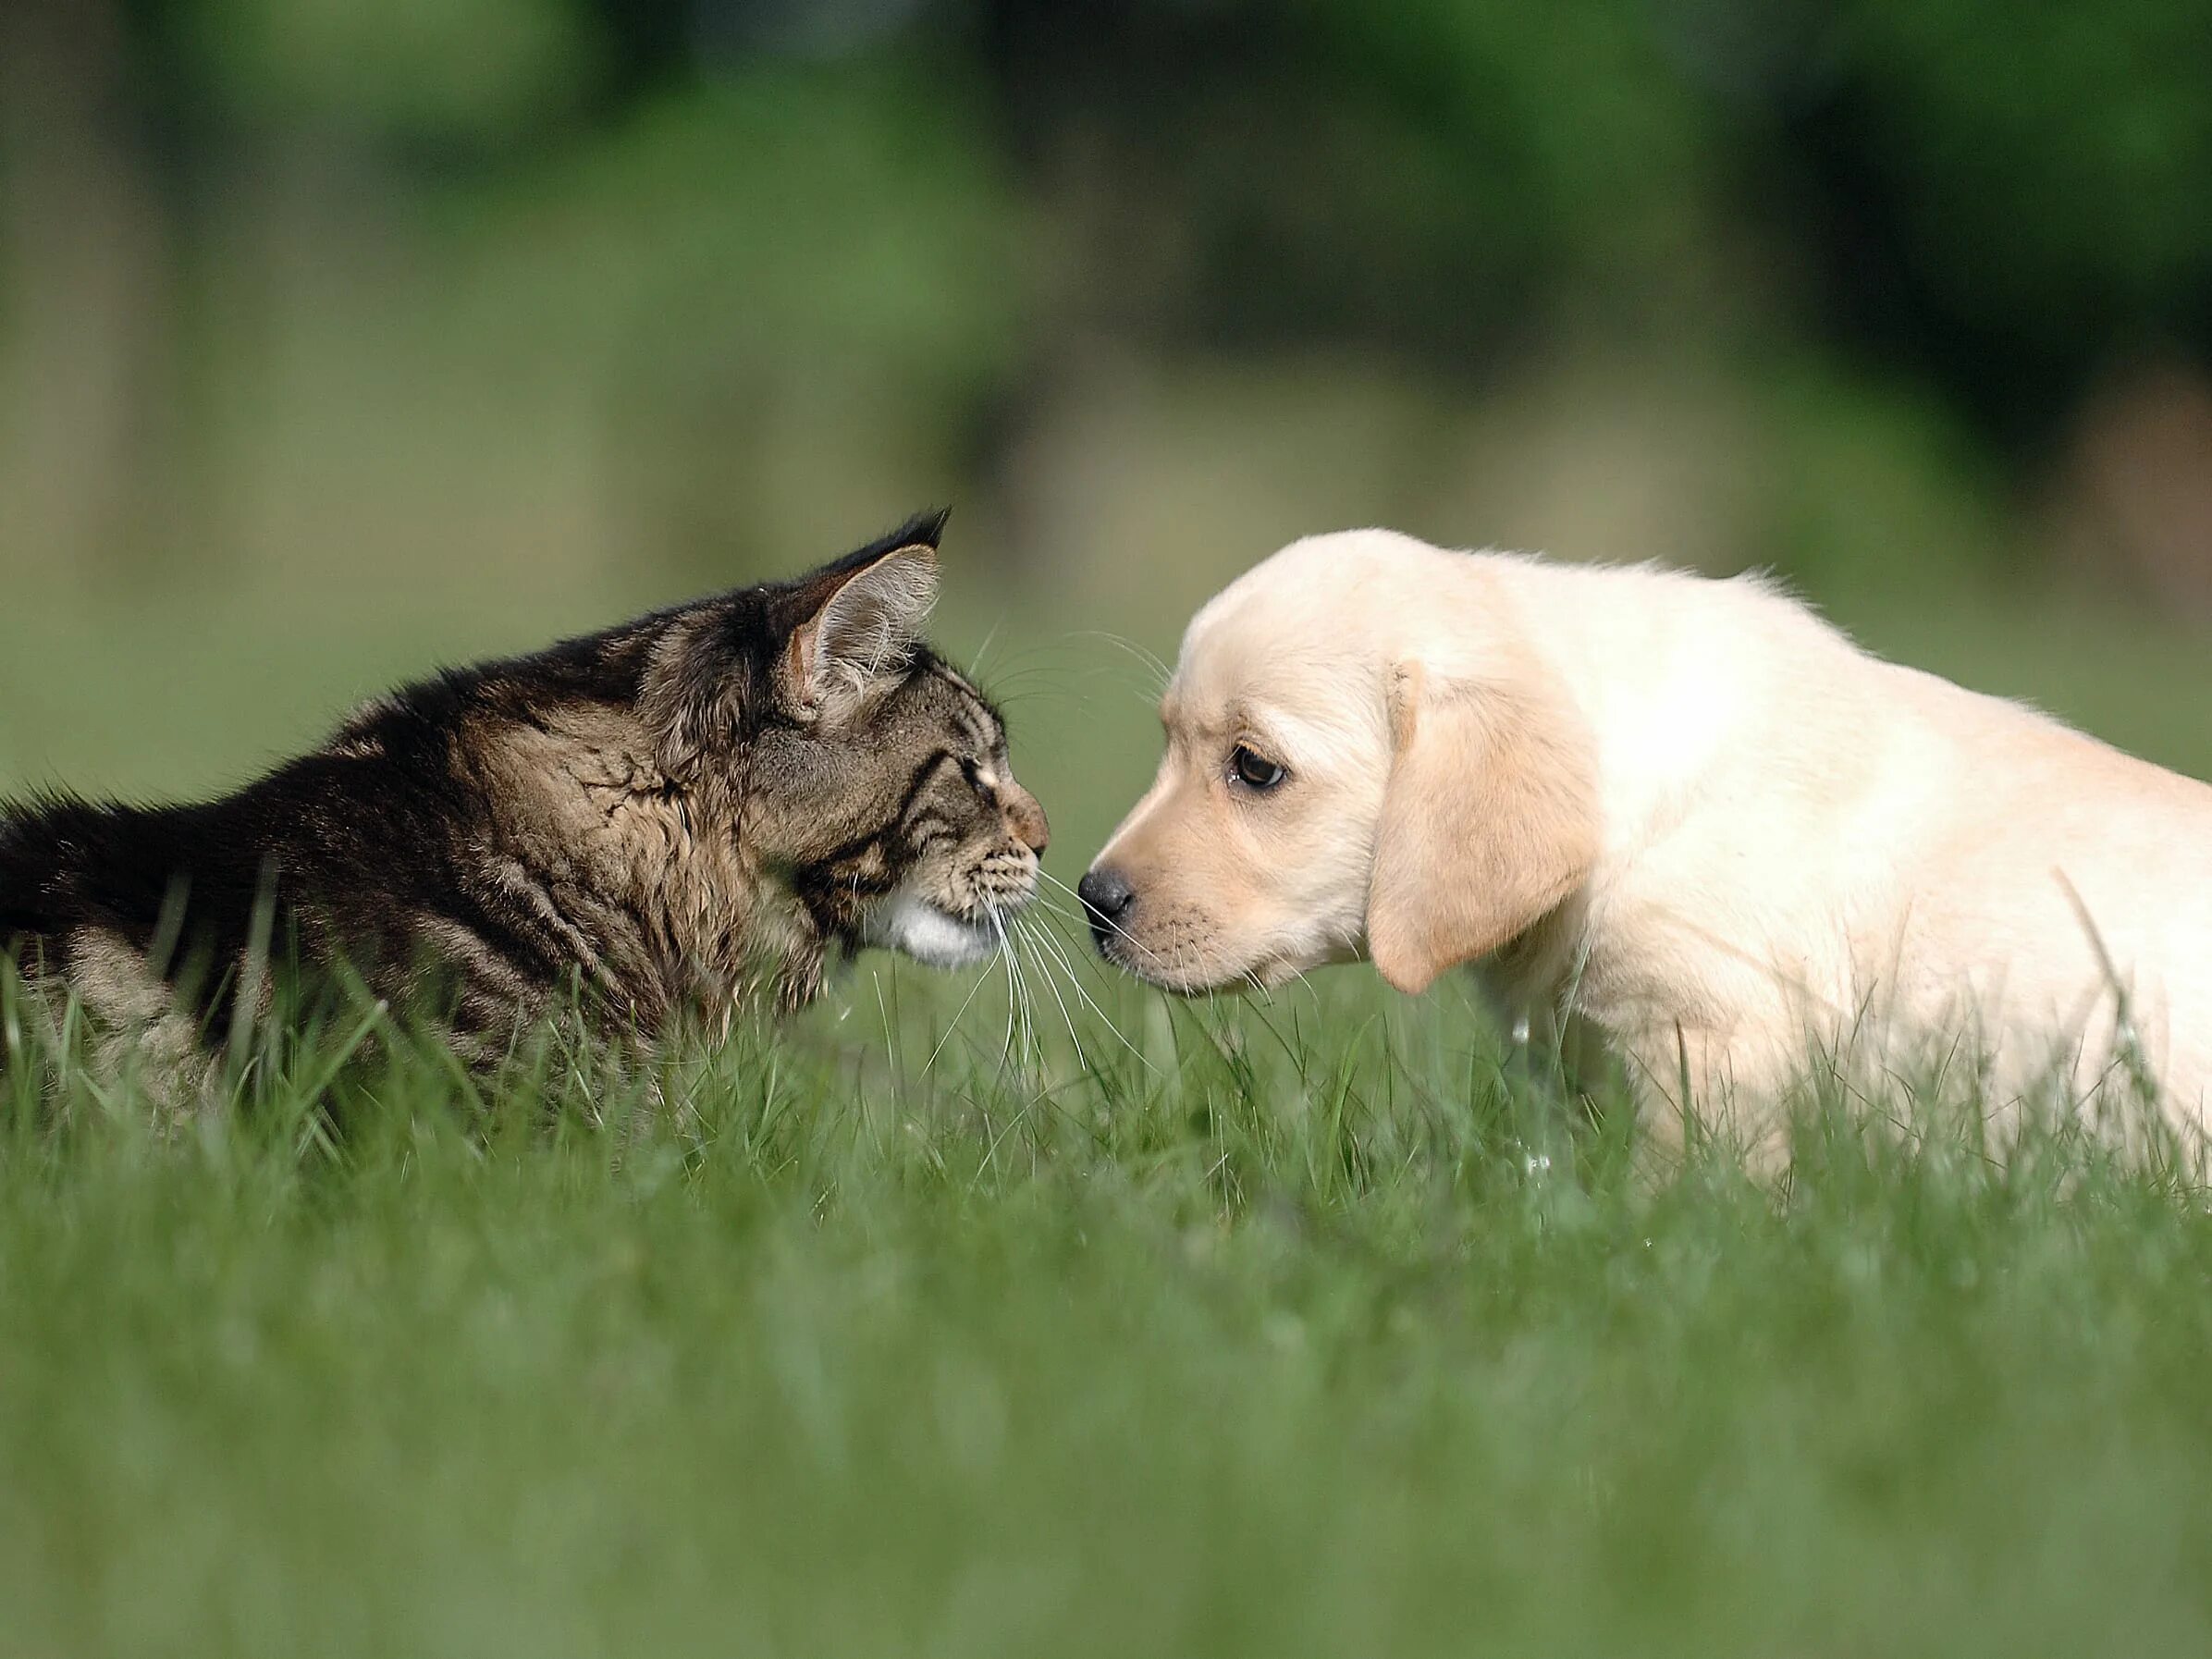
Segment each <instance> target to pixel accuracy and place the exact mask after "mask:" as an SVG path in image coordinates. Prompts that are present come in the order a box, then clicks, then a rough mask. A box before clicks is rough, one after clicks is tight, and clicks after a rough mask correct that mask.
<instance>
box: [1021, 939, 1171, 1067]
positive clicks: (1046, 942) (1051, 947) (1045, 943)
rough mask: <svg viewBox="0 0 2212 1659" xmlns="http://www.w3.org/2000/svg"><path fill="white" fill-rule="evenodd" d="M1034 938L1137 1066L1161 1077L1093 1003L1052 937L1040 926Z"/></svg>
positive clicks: (1110, 1019) (1107, 1015)
mask: <svg viewBox="0 0 2212 1659" xmlns="http://www.w3.org/2000/svg"><path fill="white" fill-rule="evenodd" d="M1034 937H1035V939H1036V941H1037V944H1038V948H1039V949H1040V950H1043V951H1048V952H1051V954H1052V955H1053V956H1054V957H1055V958H1057V959H1058V961H1059V963H1060V965H1061V967H1062V968H1063V970H1064V971H1065V972H1066V974H1067V986H1068V989H1070V990H1072V991H1074V992H1075V995H1076V996H1077V997H1078V998H1080V999H1081V1000H1082V1002H1083V1005H1084V1006H1085V1007H1086V1008H1088V1009H1089V1010H1090V1011H1091V1013H1092V1014H1096V1015H1097V1016H1098V1018H1099V1021H1100V1024H1102V1025H1103V1026H1105V1027H1106V1029H1107V1030H1109V1031H1111V1032H1112V1033H1113V1040H1114V1041H1116V1042H1118V1043H1120V1044H1121V1045H1122V1047H1123V1048H1124V1049H1126V1050H1128V1051H1129V1052H1130V1053H1131V1054H1133V1055H1135V1056H1136V1057H1137V1064H1139V1065H1141V1066H1143V1067H1144V1068H1145V1070H1146V1071H1148V1072H1151V1073H1152V1074H1153V1075H1155V1076H1157V1075H1159V1073H1158V1071H1157V1070H1156V1069H1155V1068H1154V1066H1153V1064H1152V1063H1151V1062H1150V1061H1149V1060H1147V1059H1146V1058H1145V1057H1144V1053H1143V1051H1141V1050H1139V1049H1138V1048H1137V1045H1136V1044H1135V1043H1133V1042H1131V1041H1130V1040H1129V1038H1127V1037H1126V1036H1125V1035H1124V1034H1123V1031H1122V1028H1121V1027H1120V1026H1117V1025H1115V1024H1114V1023H1113V1020H1112V1016H1110V1015H1109V1014H1107V1012H1106V1011H1105V1010H1104V1009H1103V1008H1100V1006H1099V1005H1098V1003H1096V1002H1093V1001H1092V1000H1091V997H1090V993H1089V992H1088V991H1087V990H1085V989H1083V982H1082V981H1081V980H1080V979H1078V978H1077V977H1075V968H1074V967H1073V966H1072V965H1070V964H1069V962H1068V958H1067V953H1066V952H1064V951H1063V950H1062V949H1061V948H1060V946H1059V945H1058V944H1057V943H1055V942H1054V940H1052V937H1051V934H1050V933H1048V932H1046V931H1045V930H1044V928H1042V927H1041V926H1040V927H1039V928H1038V929H1037V931H1036V934H1035V935H1034Z"/></svg>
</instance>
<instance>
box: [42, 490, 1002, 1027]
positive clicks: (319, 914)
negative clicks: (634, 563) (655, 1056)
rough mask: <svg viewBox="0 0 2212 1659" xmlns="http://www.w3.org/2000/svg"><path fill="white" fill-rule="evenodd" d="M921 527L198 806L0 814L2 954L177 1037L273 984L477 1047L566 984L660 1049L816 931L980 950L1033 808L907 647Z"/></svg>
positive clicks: (425, 699) (630, 626) (919, 575)
mask: <svg viewBox="0 0 2212 1659" xmlns="http://www.w3.org/2000/svg"><path fill="white" fill-rule="evenodd" d="M942 522H943V515H942V514H937V515H933V516H929V517H924V518H917V519H916V520H914V521H912V522H909V523H908V524H906V525H904V526H903V527H902V528H901V529H900V530H899V531H898V532H896V533H894V534H893V535H889V536H886V537H883V538H881V539H880V540H879V541H877V542H875V543H872V544H870V545H869V546H868V547H863V548H861V549H860V550H859V551H857V552H855V553H853V554H851V555H849V556H847V557H846V558H844V559H839V560H838V561H836V562H835V563H833V564H830V565H829V566H827V567H825V568H823V569H822V570H819V571H816V572H814V573H813V574H811V575H808V576H805V577H803V578H800V579H799V580H797V581H794V582H790V583H784V584H769V585H764V586H758V587H750V588H744V589H741V590H738V591H735V592H731V593H727V594H723V595H720V596H716V597H713V598H709V599H704V600H701V601H698V602H696V603H694V604H690V605H684V606H680V607H677V608H672V609H670V610H665V611H661V612H657V613H656V614H653V615H650V616H646V617H643V618H640V619H638V620H636V621H631V622H626V623H623V624H621V626H618V627H615V628H610V629H608V630H607V631H606V632H604V633H596V634H592V635H589V636H586V637H584V638H581V639H574V640H570V641H568V642H566V643H564V644H560V645H554V646H552V647H551V648H549V649H547V650H545V651H541V652H538V653H537V654H535V655H534V656H528V657H514V658H510V659H507V660H501V661H493V662H486V663H482V664H479V665H477V666H474V667H472V668H467V669H462V670H454V671H449V672H446V673H441V674H438V675H436V677H434V678H431V679H428V680H424V681H422V682H418V683H415V684H413V685H410V686H407V687H405V688H403V689H401V690H399V691H398V692H396V693H394V694H391V695H390V696H388V697H385V698H382V699H380V700H378V701H377V702H375V703H374V704H372V705H371V706H370V707H366V708H364V709H363V710H361V711H359V712H358V713H356V714H355V715H354V716H353V717H352V718H351V719H348V720H347V721H346V722H345V723H344V724H343V725H342V726H341V727H340V728H339V729H338V731H337V732H336V733H335V734H334V735H333V736H332V737H331V738H330V740H329V741H328V742H327V743H325V744H324V745H323V746H322V747H320V748H318V749H316V750H315V751H313V753H312V754H309V755H306V756H301V757H300V758H299V759H296V760H293V761H290V762H288V763H286V764H285V765H282V766H280V767H278V768H276V769H275V770H273V771H271V772H270V773H268V774H267V775H266V776H264V777H263V778H261V779H259V780H256V781H254V782H252V783H250V784H248V785H247V786H246V787H245V788H243V789H241V790H239V791H238V792H236V793H233V794H229V795H227V796H224V797H223V798H221V799H218V800H215V801H210V802H207V803H204V804H200V805H175V806H157V807H141V806H132V805H120V804H117V803H112V802H98V803H95V802H88V801H84V800H80V799H77V798H74V797H68V796H48V797H45V798H43V799H40V800H36V801H32V802H30V803H27V804H23V805H15V806H11V807H6V808H0V947H5V948H7V949H10V950H12V951H13V952H14V953H15V955H16V956H17V958H18V964H19V965H20V968H21V970H22V971H23V973H24V974H25V975H26V977H29V978H30V979H31V980H32V981H33V982H34V983H39V984H43V985H44V986H46V987H48V988H49V989H61V990H65V991H68V992H74V993H75V994H76V995H77V996H78V997H80V999H81V1000H82V1002H83V1004H84V1005H85V1007H86V1008H87V1010H88V1011H89V1012H90V1013H91V1014H92V1015H93V1016H94V1017H95V1019H96V1020H97V1021H99V1022H100V1023H101V1024H102V1025H104V1026H105V1027H107V1028H109V1029H111V1030H117V1031H129V1032H133V1033H136V1034H137V1035H138V1038H139V1039H140V1040H143V1041H146V1042H150V1043H152V1044H153V1045H154V1049H155V1050H156V1051H159V1052H162V1053H164V1054H166V1055H167V1056H169V1057H171V1058H178V1057H182V1056H184V1055H187V1054H190V1053H202V1054H204V1053H210V1052H213V1051H215V1049H216V1048H218V1047H219V1046H220V1044H221V1043H222V1041H223V1040H224V1038H225V1035H226V1033H227V1032H228V1031H229V1030H230V1029H231V1028H232V1026H233V1023H234V1019H235V1018H236V1017H237V1016H238V1014H240V1002H241V999H243V1000H244V1001H245V1002H246V1003H247V1007H246V1009H245V1011H244V1012H247V1013H252V1012H253V1011H254V1009H255V1007H256V1006H257V1005H260V1004H265V1003H266V1002H267V1001H268V999H269V998H270V996H271V994H272V989H271V988H272V985H273V984H275V983H278V982H281V980H282V979H283V978H284V977H287V976H290V977H293V978H295V979H296V980H298V981H299V982H300V983H301V985H302V986H303V987H305V988H306V989H308V990H309V991H310V992H311V993H313V991H315V990H316V989H327V988H329V987H330V986H332V985H333V984H334V983H335V982H336V981H338V980H339V979H341V978H342V979H345V980H347V981H348V982H349V983H350V982H351V981H352V980H354V979H355V978H357V979H358V981H359V982H360V983H361V984H363V985H365V987H366V989H368V990H369V991H371V992H373V993H374V994H375V995H377V996H379V997H383V998H385V999H387V1000H388V1001H389V1002H393V1003H394V1004H401V1005H405V1006H407V1007H410V1008H412V1009H414V1010H417V1011H420V1012H423V1013H424V1014H428V1015H430V1016H431V1017H434V1018H437V1019H440V1020H443V1021H447V1022H449V1024H450V1028H451V1030H452V1032H453V1034H454V1036H455V1037H456V1038H457V1040H459V1041H460V1042H461V1044H462V1045H463V1046H464V1047H466V1048H468V1049H470V1050H471V1051H473V1052H475V1053H478V1054H493V1053H497V1052H498V1051H502V1050H503V1049H504V1047H505V1045H506V1044H507V1043H508V1042H509V1041H510V1039H511V1038H512V1036H513V1035H514V1033H515V1032H516V1031H517V1030H519V1029H520V1028H522V1026H525V1025H526V1024H527V1023H528V1022H530V1021H531V1020H533V1019H535V1018H536V1017H538V1016H539V1015H541V1014H544V1013H546V1012H547V1010H549V1009H552V1008H554V1007H556V1006H557V1005H558V1006H566V1005H569V1004H570V1002H571V1000H575V999H578V998H580V1000H581V1005H582V1006H584V1007H585V1008H587V1009H590V1010H592V1011H594V1013H595V1014H596V1017H598V1018H600V1019H602V1020H605V1021H610V1022H614V1023H618V1024H620V1025H621V1026H623V1027H624V1028H627V1029H630V1030H634V1031H636V1032H639V1033H643V1034H645V1035H647V1036H650V1035H652V1034H654V1033H657V1032H658V1031H659V1030H661V1029H662V1028H663V1027H665V1026H667V1025H668V1024H669V1023H670V1021H671V1020H673V1019H677V1018H679V1017H684V1016H687V1015H689V1016H701V1017H704V1018H706V1019H707V1020H709V1021H720V1020H726V1019H727V1017H728V1015H729V1013H730V1011H731V1008H732V1007H733V1006H735V1005H739V1004H742V1003H743V1002H745V1001H746V1000H747V999H748V997H750V996H755V995H757V996H758V997H760V998H761V999H762V1000H764V1001H771V1002H778V1003H780V1004H782V1005H784V1006H793V1005H796V1004H798V1003H801V1002H805V1001H806V1000H807V999H808V998H809V997H811V996H812V995H813V994H814V993H815V991H816V990H817V988H818V986H819V983H820V979H821V975H822V971H823V967H824V964H825V961H826V959H827V957H828V956H829V955H830V953H831V952H836V951H840V950H842V951H848V952H849V951H853V950H857V949H859V948H860V947H861V946H863V945H864V944H868V943H882V944H889V945H892V946H898V947H903V948H905V949H907V950H908V951H910V952H912V953H914V954H916V955H918V956H921V957H923V958H924V959H926V960H930V961H936V962H940V963H955V962H961V961H966V960H971V959H974V958H977V957H979V956H980V955H982V954H983V953H985V952H987V950H988V949H989V945H990V944H991V942H992V941H993V940H995V939H996V937H997V932H996V929H997V927H998V924H999V923H1000V922H1001V921H1002V918H1003V916H1005V915H1006V914H1007V913H1009V912H1011V911H1013V910H1015V909H1018V908H1019V907H1020V906H1021V905H1023V904H1024V903H1026V902H1027V901H1028V899H1029V898H1030V897H1031V896H1032V894H1033V892H1034V890H1035V884H1036V871H1037V864H1038V854H1040V853H1041V852H1042V851H1043V849H1044V844H1045V819H1044V815H1043V813H1042V812H1041V810H1040V809H1039V808H1038V805H1037V802H1036V800H1035V799H1034V798H1033V797H1032V796H1030V795H1029V794H1028V793H1026V791H1024V790H1023V789H1022V788H1021V787H1020V785H1019V784H1017V783H1016V782H1015V781H1014V775H1013V772H1012V769H1011V768H1010V766H1009V763H1008V758H1007V753H1006V736H1005V730H1004V727H1003V725H1002V722H1001V720H1000V718H999V716H998V714H997V712H996V710H995V709H993V707H991V705H990V703H989V700H988V699H986V698H985V697H984V696H983V695H982V694H980V693H978V692H977V689H976V688H975V687H974V686H973V685H971V684H970V683H969V682H967V681H966V680H965V679H964V678H962V676H961V675H959V674H958V673H956V672H955V671H954V670H952V669H951V668H949V667H948V666H946V664H945V663H944V662H942V661H941V660H940V658H939V657H937V656H936V655H935V654H934V653H933V652H932V651H930V649H929V648H928V646H927V645H925V644H924V643H922V640H921V638H920V627H921V624H922V621H923V620H924V618H925V616H926V614H927V612H928V608H929V605H930V602H931V600H932V599H933V597H934V595H935V579H936V555H937V542H938V537H939V534H940V529H941V527H942Z"/></svg>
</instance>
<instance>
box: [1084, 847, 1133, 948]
mask: <svg viewBox="0 0 2212 1659" xmlns="http://www.w3.org/2000/svg"><path fill="white" fill-rule="evenodd" d="M1075 897H1077V898H1078V899H1081V900H1082V901H1083V914H1084V915H1085V916H1088V917H1089V918H1090V936H1091V938H1093V939H1095V940H1098V941H1099V945H1100V949H1104V947H1105V944H1106V940H1107V939H1108V938H1109V937H1110V936H1112V934H1115V933H1119V932H1120V931H1121V930H1122V918H1123V917H1124V916H1127V915H1128V914H1129V906H1130V905H1132V904H1134V903H1137V892H1136V890H1135V889H1133V888H1131V887H1130V885H1129V883H1128V880H1127V879H1125V878H1124V876H1123V875H1122V873H1121V871H1119V870H1114V869H1108V868H1106V867H1105V866H1103V865H1100V866H1096V867H1094V868H1092V869H1091V870H1090V871H1088V873H1087V874H1086V875H1085V876H1084V878H1083V879H1082V880H1080V881H1078V882H1076V883H1075Z"/></svg>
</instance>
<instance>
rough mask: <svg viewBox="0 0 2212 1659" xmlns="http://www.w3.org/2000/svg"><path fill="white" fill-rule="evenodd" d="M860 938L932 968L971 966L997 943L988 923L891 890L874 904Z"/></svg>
mask: <svg viewBox="0 0 2212 1659" xmlns="http://www.w3.org/2000/svg"><path fill="white" fill-rule="evenodd" d="M864 938H865V940H866V943H868V944H871V945H882V946H884V947H886V948H887V949H890V950H893V951H902V952H905V954H907V955H909V956H911V957H913V958H914V959H915V960H916V962H919V963H925V964H927V965H928V966H930V967H935V968H964V967H974V966H975V965H976V964H977V963H978V962H981V961H984V960H985V959H986V958H987V957H989V955H990V953H991V952H992V951H994V950H996V949H997V948H998V943H999V936H998V934H997V933H996V932H994V931H993V930H992V929H991V927H990V925H989V923H987V922H981V921H974V922H971V921H965V920H963V919H962V918H961V917H959V916H954V915H952V913H951V912H949V911H945V910H940V909H939V908H938V907H937V906H936V905H935V904H932V903H929V902H928V900H927V899H917V898H916V897H915V896H914V895H913V894H911V893H894V894H892V895H891V897H890V898H888V899H886V900H885V901H884V902H883V903H881V904H880V905H879V906H878V907H877V909H876V911H875V914H873V915H872V916H869V917H868V921H867V928H866V934H865V935H864Z"/></svg>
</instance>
